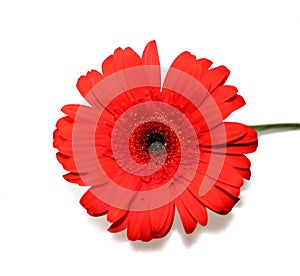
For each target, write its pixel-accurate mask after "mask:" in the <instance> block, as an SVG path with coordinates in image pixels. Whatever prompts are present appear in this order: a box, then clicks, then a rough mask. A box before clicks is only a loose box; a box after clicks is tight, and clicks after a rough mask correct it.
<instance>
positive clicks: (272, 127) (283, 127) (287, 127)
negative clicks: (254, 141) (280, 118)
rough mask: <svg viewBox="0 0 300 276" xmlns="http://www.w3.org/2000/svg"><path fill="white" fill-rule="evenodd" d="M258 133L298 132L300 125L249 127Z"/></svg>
mask: <svg viewBox="0 0 300 276" xmlns="http://www.w3.org/2000/svg"><path fill="white" fill-rule="evenodd" d="M249 127H251V128H253V129H255V130H256V131H266V130H282V131H284V130H297V129H300V124H298V123H287V124H266V125H253V126H249Z"/></svg>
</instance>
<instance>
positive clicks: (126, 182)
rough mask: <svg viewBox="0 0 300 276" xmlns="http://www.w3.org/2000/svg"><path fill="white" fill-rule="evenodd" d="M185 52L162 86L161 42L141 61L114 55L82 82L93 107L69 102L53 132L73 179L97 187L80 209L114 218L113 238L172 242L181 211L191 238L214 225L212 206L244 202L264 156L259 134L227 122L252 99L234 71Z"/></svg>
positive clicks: (222, 209)
mask: <svg viewBox="0 0 300 276" xmlns="http://www.w3.org/2000/svg"><path fill="white" fill-rule="evenodd" d="M211 66H212V62H211V61H209V60H208V59H196V57H195V56H193V55H191V54H190V53H189V52H183V53H182V54H180V55H179V56H178V57H177V58H176V59H175V60H174V62H173V64H172V65H171V67H170V69H169V70H168V72H167V75H166V78H165V80H164V82H163V84H161V67H160V63H159V57H158V52H157V47H156V43H155V42H154V41H151V42H149V43H148V44H147V45H146V47H145V50H144V52H143V55H142V57H139V56H138V54H137V53H135V52H134V51H133V50H132V49H131V48H125V49H121V48H118V49H116V50H115V52H114V54H113V55H111V56H109V57H108V58H107V59H106V60H105V61H104V62H103V64H102V73H99V72H98V71H96V70H92V71H90V72H88V73H87V75H86V76H81V77H80V78H79V80H78V83H77V88H78V90H79V92H80V93H81V94H82V96H83V97H84V99H85V100H86V101H87V102H88V103H89V105H66V106H64V107H63V108H62V111H63V112H64V113H65V114H66V116H65V117H63V118H61V119H59V120H58V122H57V124H56V130H55V131H54V147H55V148H57V149H58V151H59V152H58V153H57V159H58V161H59V162H60V163H61V164H62V166H63V167H64V168H65V169H66V170H67V171H69V173H67V174H66V175H64V178H65V179H66V180H67V181H69V182H72V183H76V184H79V185H81V186H88V187H89V189H88V191H87V192H86V193H85V194H84V195H83V197H82V198H81V200H80V203H81V204H82V206H83V207H84V208H86V210H87V212H88V213H89V214H90V215H92V216H102V215H107V220H108V221H109V222H111V223H112V224H111V226H110V228H109V229H108V230H109V231H110V232H120V231H122V230H125V229H127V236H128V238H129V239H130V240H142V241H150V240H151V239H153V238H161V237H163V236H165V235H166V234H167V233H168V232H169V230H170V228H171V226H172V223H173V219H174V212H175V208H176V209H177V211H178V213H179V215H180V218H181V221H182V224H183V227H184V229H185V231H186V233H192V232H193V231H194V230H195V228H196V226H197V224H198V223H199V224H201V225H203V226H204V225H206V223H207V220H208V217H207V208H208V209H211V210H212V211H214V212H216V213H219V214H227V213H228V212H230V211H231V209H232V207H233V206H234V205H235V203H236V202H237V201H238V196H239V193H240V188H241V186H242V185H243V183H244V178H245V179H249V178H250V161H249V160H248V158H247V157H246V156H245V155H244V154H246V153H250V152H253V151H255V150H256V147H257V133H256V132H255V130H253V129H252V128H250V127H248V126H246V125H243V124H240V123H232V122H224V119H226V118H227V117H228V116H229V115H230V114H231V113H232V112H233V111H235V110H236V109H238V108H240V107H242V106H243V105H244V104H245V102H244V100H243V98H242V97H241V96H240V95H238V94H237V92H238V91H237V89H236V88H235V87H234V86H230V85H225V82H226V80H227V78H228V76H229V70H228V69H227V68H226V67H224V66H219V67H215V68H212V69H211Z"/></svg>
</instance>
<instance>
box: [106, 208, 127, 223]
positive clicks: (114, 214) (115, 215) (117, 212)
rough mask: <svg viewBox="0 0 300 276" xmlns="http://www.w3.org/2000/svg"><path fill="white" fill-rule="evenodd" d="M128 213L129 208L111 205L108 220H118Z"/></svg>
mask: <svg viewBox="0 0 300 276" xmlns="http://www.w3.org/2000/svg"><path fill="white" fill-rule="evenodd" d="M127 213H128V211H127V210H123V209H119V208H116V207H113V206H111V207H110V208H109V210H108V213H107V220H108V221H110V222H116V221H118V220H120V219H121V218H123V217H124V216H125V215H126V214H127Z"/></svg>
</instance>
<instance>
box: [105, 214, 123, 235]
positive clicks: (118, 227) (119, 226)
mask: <svg viewBox="0 0 300 276" xmlns="http://www.w3.org/2000/svg"><path fill="white" fill-rule="evenodd" d="M127 227H128V215H126V216H124V217H123V218H122V219H120V220H118V221H116V222H114V223H113V224H112V225H111V226H110V227H109V228H108V229H107V230H108V231H109V232H111V233H117V232H121V231H123V230H125V229H126V228H127Z"/></svg>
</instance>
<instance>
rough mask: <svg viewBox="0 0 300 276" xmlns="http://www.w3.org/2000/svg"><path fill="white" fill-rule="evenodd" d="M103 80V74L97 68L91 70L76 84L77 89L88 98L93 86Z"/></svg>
mask: <svg viewBox="0 0 300 276" xmlns="http://www.w3.org/2000/svg"><path fill="white" fill-rule="evenodd" d="M101 80H103V76H102V75H101V74H100V73H99V72H98V71H96V70H91V71H90V72H88V73H87V75H86V76H81V77H80V78H79V79H78V81H77V84H76V87H77V89H78V90H79V92H80V93H81V95H82V96H83V98H85V99H87V95H88V93H89V92H91V90H92V88H93V87H94V86H95V85H96V84H97V83H99V82H100V81H101Z"/></svg>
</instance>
